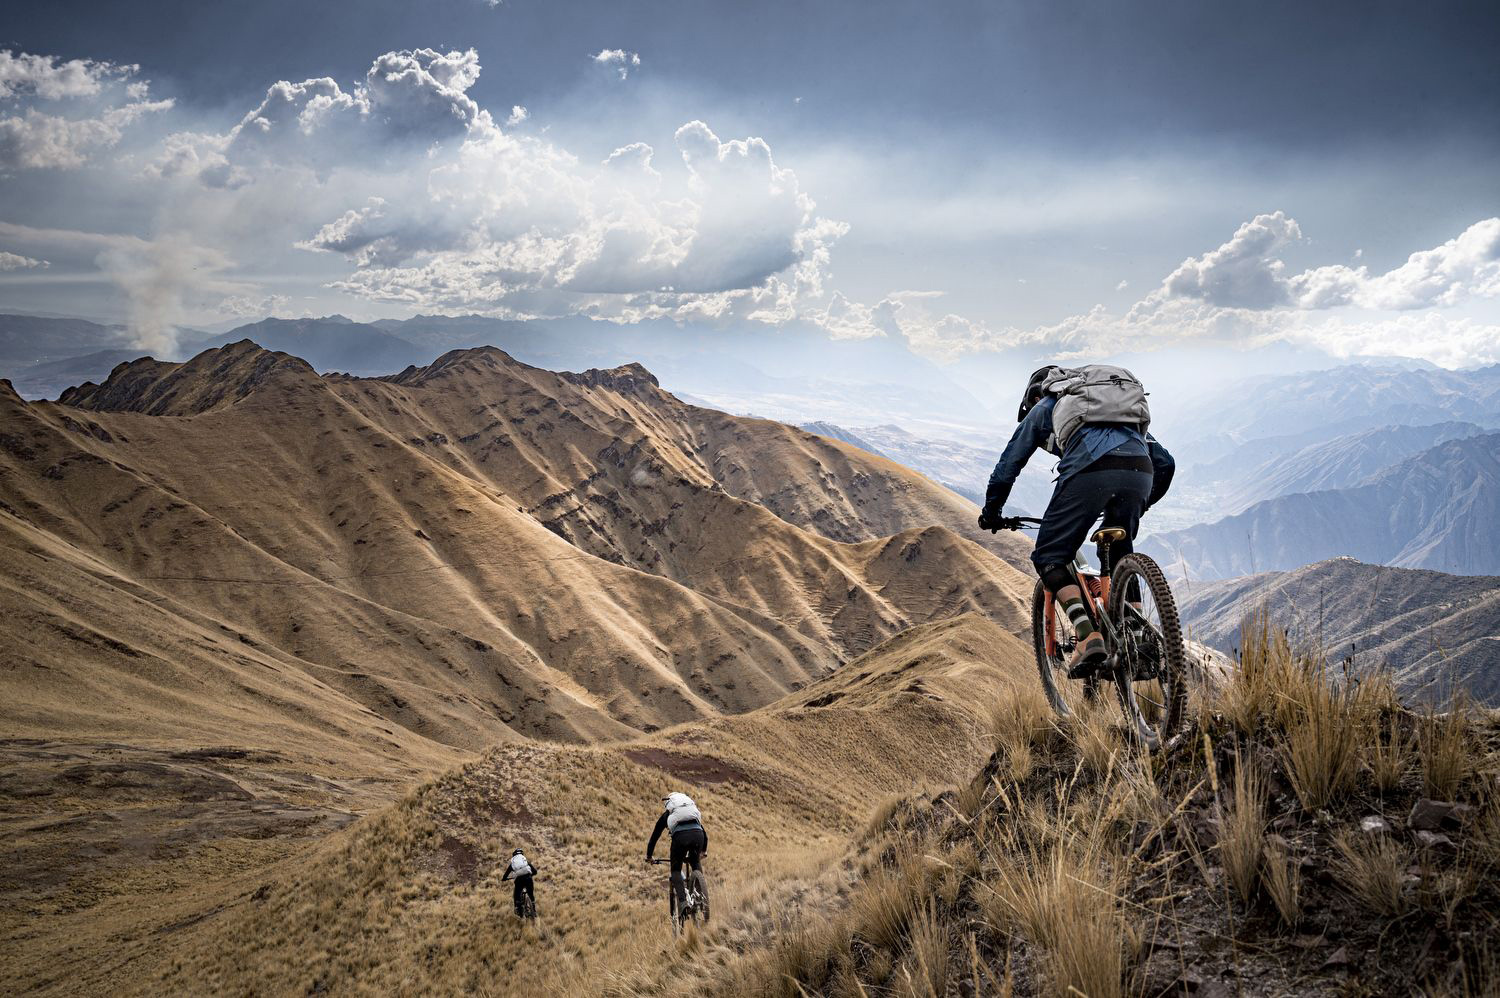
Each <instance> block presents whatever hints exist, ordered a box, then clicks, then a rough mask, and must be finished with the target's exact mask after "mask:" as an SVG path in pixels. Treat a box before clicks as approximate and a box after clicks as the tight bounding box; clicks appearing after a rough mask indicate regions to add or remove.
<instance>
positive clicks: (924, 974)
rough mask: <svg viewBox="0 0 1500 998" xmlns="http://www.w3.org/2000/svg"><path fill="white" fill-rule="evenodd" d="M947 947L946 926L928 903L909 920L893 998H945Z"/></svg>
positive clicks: (948, 941) (934, 908)
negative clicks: (903, 957) (897, 982)
mask: <svg viewBox="0 0 1500 998" xmlns="http://www.w3.org/2000/svg"><path fill="white" fill-rule="evenodd" d="M949 944H950V939H949V935H948V925H947V923H946V922H945V921H943V920H942V919H941V918H939V917H938V913H937V908H936V906H935V905H934V903H933V902H931V901H929V902H928V903H927V905H926V906H925V907H923V908H922V909H921V910H919V911H918V912H917V913H916V915H915V917H914V918H913V919H912V922H911V927H910V934H909V937H908V940H907V957H906V960H905V962H904V964H903V966H902V968H901V971H900V984H899V985H898V987H897V989H896V992H897V994H899V995H901V996H902V998H945V996H946V995H947V994H948V977H949V975H948V949H949Z"/></svg>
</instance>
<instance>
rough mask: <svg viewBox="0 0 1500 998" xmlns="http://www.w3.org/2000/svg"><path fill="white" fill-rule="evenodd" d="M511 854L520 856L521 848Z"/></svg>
mask: <svg viewBox="0 0 1500 998" xmlns="http://www.w3.org/2000/svg"><path fill="white" fill-rule="evenodd" d="M511 855H512V856H519V855H521V850H519V849H517V850H516V851H515V852H513V853H511Z"/></svg>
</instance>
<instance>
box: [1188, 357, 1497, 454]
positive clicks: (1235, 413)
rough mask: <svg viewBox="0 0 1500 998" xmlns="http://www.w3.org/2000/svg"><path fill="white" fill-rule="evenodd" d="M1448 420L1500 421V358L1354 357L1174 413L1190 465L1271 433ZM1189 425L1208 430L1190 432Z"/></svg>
mask: <svg viewBox="0 0 1500 998" xmlns="http://www.w3.org/2000/svg"><path fill="white" fill-rule="evenodd" d="M1444 422H1470V423H1479V424H1481V425H1483V426H1487V427H1491V428H1495V427H1497V424H1500V365H1494V366H1491V367H1483V368H1477V369H1475V370H1469V371H1448V370H1443V369H1441V368H1415V369H1414V368H1406V367H1401V368H1396V367H1383V366H1375V365H1362V364H1350V365H1346V366H1343V367H1337V368H1333V369H1331V370H1323V371H1303V372H1299V373H1297V374H1287V375H1281V376H1278V377H1272V378H1256V379H1251V380H1248V381H1246V382H1245V384H1244V385H1242V386H1240V388H1239V390H1237V391H1236V392H1234V393H1233V394H1232V395H1227V394H1226V393H1223V392H1216V393H1215V394H1214V395H1212V396H1210V397H1206V398H1203V399H1200V400H1198V401H1197V402H1195V403H1193V404H1190V405H1189V406H1187V407H1186V411H1185V412H1184V413H1183V414H1182V415H1179V416H1178V417H1177V418H1176V419H1175V420H1174V428H1173V437H1174V440H1175V441H1176V447H1174V453H1176V455H1177V458H1178V461H1179V462H1181V463H1182V464H1183V465H1184V466H1188V465H1201V464H1206V463H1209V462H1213V461H1216V460H1218V459H1220V458H1223V457H1226V456H1229V455H1231V454H1232V453H1233V452H1234V451H1235V450H1237V449H1238V448H1240V447H1241V446H1244V445H1246V444H1247V443H1249V442H1253V441H1257V440H1263V439H1265V438H1269V437H1287V438H1291V439H1290V440H1289V443H1292V444H1293V445H1294V446H1298V447H1300V446H1306V445H1307V444H1310V443H1316V442H1317V441H1319V440H1331V439H1333V438H1334V437H1339V436H1344V435H1347V434H1350V433H1357V432H1359V431H1361V430H1368V429H1374V428H1377V427H1382V426H1392V425H1404V426H1423V425H1431V424H1435V423H1444ZM1190 427H1191V428H1194V429H1199V430H1202V431H1206V432H1200V433H1198V434H1196V435H1192V434H1188V433H1187V432H1185V431H1186V430H1187V429H1188V428H1190ZM1270 456H1272V455H1271V454H1270V453H1265V454H1264V455H1263V456H1262V457H1261V458H1260V459H1259V460H1264V459H1265V458H1268V457H1270ZM1242 460H1243V459H1242ZM1257 463H1258V461H1257Z"/></svg>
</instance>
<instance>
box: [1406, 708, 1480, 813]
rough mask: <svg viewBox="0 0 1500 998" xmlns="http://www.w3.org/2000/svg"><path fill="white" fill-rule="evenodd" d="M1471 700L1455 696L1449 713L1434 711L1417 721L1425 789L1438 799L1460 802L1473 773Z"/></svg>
mask: <svg viewBox="0 0 1500 998" xmlns="http://www.w3.org/2000/svg"><path fill="white" fill-rule="evenodd" d="M1470 729H1471V721H1470V717H1469V703H1468V700H1467V698H1465V697H1464V696H1462V695H1460V696H1458V697H1455V698H1454V700H1453V703H1452V705H1451V707H1450V709H1449V711H1448V713H1447V714H1438V713H1435V712H1434V711H1433V710H1431V709H1430V708H1429V709H1428V710H1427V712H1426V713H1424V714H1423V715H1422V716H1421V717H1420V718H1418V720H1417V754H1418V755H1419V756H1420V757H1421V760H1422V789H1423V791H1424V792H1425V793H1426V794H1427V796H1429V797H1432V798H1434V799H1436V800H1448V801H1451V800H1455V799H1457V795H1458V791H1459V788H1460V787H1462V786H1463V784H1464V783H1465V781H1467V780H1468V778H1469V777H1470V776H1471V775H1472V773H1473V768H1474V767H1473V760H1474V755H1475V753H1474V750H1473V746H1472V744H1471V741H1472V740H1471V737H1470V735H1471V730H1470Z"/></svg>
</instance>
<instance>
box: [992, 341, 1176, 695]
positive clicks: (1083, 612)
mask: <svg viewBox="0 0 1500 998" xmlns="http://www.w3.org/2000/svg"><path fill="white" fill-rule="evenodd" d="M1104 370H1108V371H1113V372H1122V374H1123V375H1124V376H1125V378H1126V379H1128V381H1129V383H1130V384H1132V385H1133V386H1134V388H1135V389H1136V390H1137V392H1138V393H1139V394H1140V401H1139V406H1140V411H1141V412H1143V413H1144V416H1145V419H1146V420H1149V418H1150V413H1149V411H1148V410H1146V408H1145V402H1144V393H1141V392H1140V384H1139V382H1137V381H1134V375H1131V374H1130V372H1128V371H1125V370H1124V369H1123V368H1108V369H1104ZM1078 374H1079V372H1078V371H1077V370H1076V369H1075V370H1069V369H1066V368H1062V367H1059V366H1057V365H1052V364H1049V365H1048V366H1046V367H1043V368H1039V369H1038V370H1037V371H1035V372H1034V373H1033V374H1032V375H1031V378H1030V379H1029V380H1028V381H1027V383H1026V391H1025V393H1024V394H1023V395H1022V396H1021V407H1020V409H1019V410H1018V411H1017V413H1016V420H1017V421H1018V423H1019V424H1020V425H1018V426H1017V427H1016V430H1015V433H1013V434H1012V435H1011V438H1010V443H1008V444H1007V445H1006V447H1005V451H1004V452H1003V453H1002V454H1001V455H1000V460H999V461H998V462H997V463H996V464H995V470H994V472H993V473H992V474H991V475H990V482H989V488H988V489H987V490H986V492H985V502H984V509H983V511H982V512H981V513H980V514H979V529H981V530H989V531H991V532H994V531H996V530H1000V529H1014V528H1015V527H1016V526H1018V525H1019V524H1018V523H1017V522H1016V521H1015V519H1014V518H1006V517H1003V516H1002V515H1001V511H1002V509H1003V508H1004V505H1005V500H1006V499H1008V498H1010V490H1011V487H1012V486H1014V485H1015V481H1016V477H1017V476H1018V475H1019V474H1020V473H1021V469H1022V468H1024V467H1025V466H1026V462H1027V460H1028V459H1030V457H1031V455H1032V454H1033V453H1034V452H1036V451H1037V450H1039V449H1045V450H1046V451H1048V453H1051V454H1053V455H1055V456H1057V457H1058V458H1060V459H1061V460H1059V461H1058V464H1057V485H1056V488H1055V489H1054V491H1053V493H1052V499H1051V501H1050V502H1049V503H1048V504H1047V511H1046V512H1045V513H1044V514H1043V515H1042V524H1041V527H1040V528H1039V529H1038V531H1037V536H1036V547H1035V548H1034V549H1033V550H1032V552H1031V562H1032V564H1033V565H1035V566H1036V571H1037V575H1038V576H1039V577H1040V578H1041V580H1042V584H1043V585H1045V586H1046V587H1047V591H1048V592H1049V593H1051V594H1052V598H1053V599H1055V600H1056V601H1057V602H1058V603H1059V604H1060V605H1061V606H1062V608H1063V610H1064V612H1065V613H1067V615H1068V620H1069V622H1070V623H1071V624H1072V625H1073V631H1074V634H1075V636H1076V637H1077V638H1078V647H1077V648H1076V649H1075V651H1074V653H1073V657H1072V658H1071V659H1070V660H1069V661H1068V677H1069V678H1070V679H1087V678H1089V677H1091V676H1093V675H1094V674H1095V673H1096V672H1097V671H1098V670H1099V667H1100V666H1101V665H1102V664H1104V661H1105V659H1106V657H1107V653H1106V651H1105V647H1104V639H1103V637H1102V636H1101V635H1100V634H1099V632H1098V631H1097V630H1096V629H1095V627H1094V625H1093V622H1092V621H1091V620H1090V619H1089V615H1088V611H1087V609H1086V608H1085V607H1084V602H1083V593H1082V592H1081V591H1080V590H1079V588H1078V585H1077V583H1076V582H1075V581H1074V577H1073V574H1072V573H1071V572H1070V571H1069V570H1068V565H1069V564H1070V563H1071V562H1072V560H1073V555H1074V553H1075V552H1077V550H1078V549H1079V548H1080V547H1081V546H1082V545H1083V541H1084V538H1085V537H1086V536H1087V535H1088V531H1089V527H1091V526H1092V525H1093V523H1094V521H1095V519H1097V518H1098V517H1099V515H1100V514H1101V513H1102V514H1104V523H1103V526H1105V527H1121V528H1123V529H1124V530H1125V540H1123V541H1116V542H1115V543H1114V544H1112V545H1111V546H1110V552H1109V553H1110V558H1111V560H1112V561H1118V559H1119V558H1122V557H1124V556H1125V555H1127V554H1129V553H1130V552H1131V551H1132V550H1133V549H1134V548H1133V545H1132V544H1131V542H1132V541H1133V540H1134V539H1135V535H1136V531H1137V530H1138V529H1139V528H1140V520H1141V515H1142V514H1143V513H1145V512H1146V510H1148V509H1150V508H1151V507H1152V506H1154V505H1156V503H1157V502H1158V501H1160V500H1161V497H1162V496H1164V495H1166V493H1167V489H1168V488H1170V487H1171V484H1172V475H1173V474H1174V472H1175V470H1176V462H1175V461H1173V459H1172V455H1171V454H1170V453H1168V452H1167V449H1166V448H1165V447H1163V446H1162V445H1161V444H1159V443H1157V441H1156V438H1154V437H1152V436H1151V434H1150V433H1149V432H1147V431H1146V425H1145V423H1144V422H1091V421H1086V422H1083V423H1082V424H1081V425H1078V426H1077V427H1076V428H1074V429H1072V431H1071V433H1069V434H1068V436H1067V437H1066V440H1065V443H1064V444H1063V445H1061V446H1060V445H1059V444H1058V441H1057V433H1056V432H1055V428H1054V426H1053V413H1054V410H1055V409H1056V408H1057V405H1058V402H1059V391H1066V390H1067V386H1068V384H1069V379H1070V378H1073V379H1075V380H1074V383H1076V376H1077V375H1078ZM1101 567H1103V566H1101Z"/></svg>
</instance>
